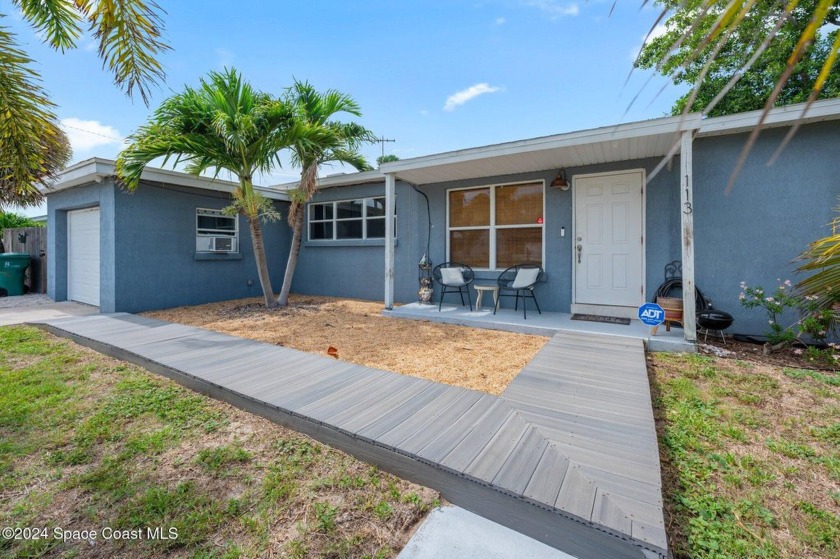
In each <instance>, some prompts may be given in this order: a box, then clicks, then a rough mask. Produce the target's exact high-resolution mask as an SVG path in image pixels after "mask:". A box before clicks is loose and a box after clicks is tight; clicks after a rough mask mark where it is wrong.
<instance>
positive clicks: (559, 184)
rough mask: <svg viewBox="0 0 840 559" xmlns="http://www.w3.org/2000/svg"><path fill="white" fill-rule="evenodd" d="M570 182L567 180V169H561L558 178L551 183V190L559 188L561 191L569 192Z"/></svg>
mask: <svg viewBox="0 0 840 559" xmlns="http://www.w3.org/2000/svg"><path fill="white" fill-rule="evenodd" d="M569 186H570V185H569V181H568V180H567V179H566V169H560V171H558V172H557V176H556V177H554V180H553V181H551V188H559V189H560V190H569Z"/></svg>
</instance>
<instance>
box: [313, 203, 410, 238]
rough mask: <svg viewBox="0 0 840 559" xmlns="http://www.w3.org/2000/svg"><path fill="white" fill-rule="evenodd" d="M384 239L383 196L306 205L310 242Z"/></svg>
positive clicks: (395, 226)
mask: <svg viewBox="0 0 840 559" xmlns="http://www.w3.org/2000/svg"><path fill="white" fill-rule="evenodd" d="M396 230H397V224H396V217H395V218H394V231H396ZM384 238H385V197H384V196H379V197H376V198H359V199H356V200H341V201H336V202H318V203H312V204H309V240H310V241H334V240H347V239H357V240H363V239H384Z"/></svg>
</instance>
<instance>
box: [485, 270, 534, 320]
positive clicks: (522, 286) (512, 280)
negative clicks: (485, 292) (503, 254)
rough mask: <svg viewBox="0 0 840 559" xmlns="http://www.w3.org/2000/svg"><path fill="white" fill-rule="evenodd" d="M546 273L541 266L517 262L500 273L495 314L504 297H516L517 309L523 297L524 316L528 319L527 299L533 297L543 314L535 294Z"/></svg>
mask: <svg viewBox="0 0 840 559" xmlns="http://www.w3.org/2000/svg"><path fill="white" fill-rule="evenodd" d="M544 275H545V273H544V272H543V269H542V268H541V267H540V266H535V265H533V264H517V265H516V266H511V267H510V268H508V269H507V270H505V271H504V272H502V273H501V274H499V296H498V298H497V299H496V308H494V309H493V314H496V311H497V310H499V299H501V298H502V297H516V307H515V309H516V310H519V299H520V297H521V298H522V316H523V317H524V318H525V320H528V311H527V309H526V308H525V300H526V299H533V300H534V305H535V306H536V307H537V312H538V313H540V314H542V311H541V310H540V305H539V303H537V298H536V296H535V295H534V287H535V286H536V285H537V283H538V282H539V281H540V280H541V279H542V278H543V276H544Z"/></svg>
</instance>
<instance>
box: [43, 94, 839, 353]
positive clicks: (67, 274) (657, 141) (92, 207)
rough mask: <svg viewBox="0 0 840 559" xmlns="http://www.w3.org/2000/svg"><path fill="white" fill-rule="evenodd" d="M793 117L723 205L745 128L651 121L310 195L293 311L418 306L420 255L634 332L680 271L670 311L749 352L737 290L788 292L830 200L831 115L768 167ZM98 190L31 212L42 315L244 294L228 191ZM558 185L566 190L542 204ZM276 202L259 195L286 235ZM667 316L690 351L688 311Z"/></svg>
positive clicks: (280, 252)
mask: <svg viewBox="0 0 840 559" xmlns="http://www.w3.org/2000/svg"><path fill="white" fill-rule="evenodd" d="M802 112H803V106H802V105H794V106H789V107H784V108H777V109H773V110H772V111H770V114H769V116H768V117H767V119H766V121H765V122H764V125H765V126H766V129H765V130H763V131H762V133H761V135H760V136H759V139H758V141H757V142H756V143H755V145H754V146H753V148H752V150H751V152H750V155H749V157H748V158H747V160H746V163H745V164H744V166H743V168H742V169H741V171H740V173H739V174H738V175H737V179H736V181H735V183H734V187H733V188H732V189H731V192H729V193H726V192H725V191H726V187H727V183H728V182H729V180H730V177H731V176H732V173H733V171H734V169H735V167H736V164H737V161H738V158H739V155H740V153H741V151H742V148H743V147H744V145H745V143H746V141H747V138H748V136H749V133H750V132H751V131H752V130H753V129H754V128H755V127H756V126H758V125H759V123H760V119H761V113H760V112H751V113H742V114H737V115H731V116H724V117H715V118H701V116H700V115H696V114H694V115H688V116H685V117H665V118H658V119H652V120H647V121H641V122H633V123H626V124H618V125H615V126H607V127H602V128H595V129H591V130H582V131H577V132H569V133H563V134H557V135H553V136H547V137H540V138H533V139H528V140H522V141H516V142H508V143H504V144H496V145H489V146H483V147H477V148H472V149H465V150H461V151H455V152H448V153H440V154H434V155H428V156H424V157H417V158H413V159H406V160H401V161H396V162H391V163H386V164H383V165H382V167H381V168H380V169H379V170H376V171H367V172H361V173H349V174H341V175H335V176H327V177H324V178H322V179H321V180H320V182H319V191H318V193H317V194H316V196H315V198H314V199H313V200H312V202H311V203H310V204H309V205H308V207H307V212H306V216H307V219H306V231H305V235H304V240H303V243H302V248H301V253H300V259H299V263H298V268H297V270H296V273H295V281H294V284H293V286H292V291H294V292H297V293H304V294H316V295H334V296H344V297H356V298H362V299H371V300H384V302H385V306H386V307H391V306H392V305H394V304H395V303H407V302H412V301H416V300H417V291H418V274H419V269H418V261H419V260H420V259H421V257H422V256H423V254H424V253H425V252H426V251H427V245H428V256H429V257H430V258H431V260H432V261H433V262H434V263H435V264H438V263H441V262H444V261H458V262H462V263H465V264H468V265H470V266H471V267H473V268H474V269H475V271H476V276H477V278H478V279H479V280H484V281H486V282H491V281H494V280H495V278H496V277H497V276H498V274H499V272H500V271H502V270H504V269H505V268H507V267H508V266H511V265H514V264H518V263H535V264H539V265H540V266H542V267H543V268H544V269H545V277H544V280H543V281H542V283H541V284H540V285H538V286H537V288H536V294H537V297H538V298H539V304H540V307H541V308H542V310H543V311H554V312H562V313H569V312H583V313H594V314H609V315H612V316H629V317H635V316H636V311H637V307H638V306H639V305H640V304H641V303H643V302H645V301H650V300H652V299H653V298H654V295H655V292H656V290H657V288H658V287H659V285H660V284H661V283H662V282H663V280H664V279H665V276H664V273H665V272H664V270H665V266H666V265H667V264H668V263H670V262H673V261H681V262H682V276H683V284H684V287H685V288H686V289H685V291H686V292H690V290H691V289H693V287H694V286H695V285H696V286H697V287H699V288H700V289H701V290H702V291H703V293H704V294H705V295H706V297H707V298H709V299H711V300H712V301H713V303H714V305H715V307H716V308H718V309H721V310H724V311H727V312H729V313H731V314H732V315H733V316H734V317H735V325H734V326H733V328H732V330H733V331H736V332H741V333H750V334H761V333H763V332H764V331H766V329H767V324H766V318H765V317H764V316H763V315H762V314H761V313H760V312H758V311H749V310H746V309H743V308H741V306H740V304H739V299H738V296H739V293H740V292H741V288H740V283H741V282H747V283H748V284H750V285H763V286H764V287H765V289H768V290H772V289H773V288H775V286H776V284H777V281H778V280H781V281H784V280H786V279H791V280H794V281H796V279H797V276H796V275H795V274H794V271H795V268H796V266H797V263H796V262H794V261H793V260H794V259H795V258H796V257H797V256H798V255H799V254H800V253H801V252H802V251H803V250H804V249H805V248H806V246H807V245H808V243H810V242H812V241H814V240H816V239H817V238H820V237H824V236H826V235H827V234H829V233H830V229H829V228H828V227H827V224H828V223H829V222H830V221H831V219H832V217H833V215H834V212H833V208H834V207H835V206H836V205H837V203H838V198H837V197H838V195H840V157H838V149H840V122H838V121H839V120H840V100H836V99H835V100H825V101H819V102H817V103H814V104H813V105H812V106H811V107H810V109H809V110H808V112H807V114H806V116H805V118H804V120H802V121H801V126H800V128H799V129H798V130H797V131H796V134H795V136H794V137H793V139H792V140H791V141H790V143H789V144H788V145H787V146H786V148H785V149H784V150H783V151H782V152H781V154H780V155H779V156H778V158H777V159H776V160H775V162H774V163H773V164H772V165H768V160H769V159H770V158H771V156H772V155H773V154H774V152H775V151H776V149H777V148H778V147H779V145H780V144H781V143H782V141H783V139H784V137H785V135H786V134H787V133H788V131H789V130H791V127H792V126H794V125H795V124H796V123H797V122H798V121H799V120H800V117H801V115H802ZM112 175H113V163H112V162H109V161H106V160H101V159H91V160H88V161H85V162H82V163H79V164H77V165H74V166H73V167H71V168H69V169H67V170H66V171H65V172H64V173H63V174H62V176H61V177H60V180H59V181H58V182H57V184H56V185H55V186H54V187H53V189H52V190H51V191H50V192H48V211H49V247H48V248H49V254H50V255H51V258H50V259H49V294H50V296H51V297H53V298H54V299H56V300H64V299H75V300H79V301H83V302H89V303H91V304H98V305H99V306H100V308H101V310H102V311H103V312H111V311H130V312H136V311H142V310H150V309H158V308H164V307H172V306H177V305H188V304H197V303H203V302H209V301H216V300H223V299H230V298H235V297H245V296H249V295H259V294H260V289H259V283H258V282H257V281H256V267H255V265H254V261H253V255H252V253H251V246H250V239H249V238H248V230H247V227H246V226H245V224H244V221H243V220H242V219H241V218H239V219H236V218H231V217H227V216H224V215H223V214H221V213H220V212H219V211H218V210H220V209H221V208H223V207H224V206H226V205H227V204H228V201H229V194H228V193H229V192H230V191H231V190H232V188H233V186H234V185H233V184H231V183H227V182H224V181H220V180H211V179H205V178H195V177H192V176H189V175H185V174H182V173H177V172H173V171H162V170H153V169H149V170H147V171H146V172H145V173H144V175H143V181H142V184H141V186H140V188H139V189H138V190H137V191H136V192H135V193H133V194H130V193H127V192H124V191H123V190H121V189H120V188H119V186H118V185H116V184H115V183H114V181H113V178H112ZM558 176H561V177H565V178H566V179H567V180H566V182H567V183H568V185H563V186H556V187H552V186H551V185H552V183H553V182H554V184H555V185H558V182H559V183H561V184H562V181H556V180H555V179H557V178H558ZM290 187H294V184H288V185H278V186H276V187H271V188H263V189H262V190H261V191H262V192H263V193H264V194H266V195H267V196H269V197H270V198H272V199H273V200H275V203H276V204H277V208H278V209H279V210H280V212H281V214H282V215H283V216H284V217H285V215H286V211H285V210H286V208H287V207H288V202H287V197H286V195H285V193H284V190H285V189H287V188H290ZM427 203H428V204H427ZM387 215H394V216H395V218H394V219H393V220H388V219H386V216H387ZM264 230H265V236H266V248H267V253H268V255H269V267H270V268H271V272H272V280H273V282H274V287H275V289H277V290H279V287H280V282H281V278H282V273H283V271H284V270H283V268H284V266H285V263H286V256H287V254H288V250H289V241H290V231H289V227H288V225H287V224H286V223H285V221H280V222H277V223H268V224H265V226H264ZM454 300H455V299H452V301H454ZM684 302H685V306H686V322H687V324H686V337H687V338H688V339H690V340H691V339H694V336H695V332H694V326H693V325H691V324H688V323H689V322H691V321H690V318H689V317H690V316H692V317H693V313H691V312H690V308H691V305H693V297H689V296H688V295H686V296H685V298H684Z"/></svg>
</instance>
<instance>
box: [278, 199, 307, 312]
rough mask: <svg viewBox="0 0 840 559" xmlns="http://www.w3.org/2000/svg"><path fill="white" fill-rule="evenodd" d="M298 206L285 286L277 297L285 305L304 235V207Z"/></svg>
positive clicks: (284, 281)
mask: <svg viewBox="0 0 840 559" xmlns="http://www.w3.org/2000/svg"><path fill="white" fill-rule="evenodd" d="M304 207H305V206H302V205H300V206H297V207H296V208H295V211H294V216H293V218H294V225H293V226H292V246H291V247H290V248H289V259H288V260H287V261H286V273H285V274H284V275H283V287H281V288H280V296H279V297H277V304H278V305H279V306H281V307H285V306H286V305H288V304H289V292H290V291H291V289H292V278H294V276H295V268H296V267H297V261H298V254H300V241H301V238H302V237H303V208H304Z"/></svg>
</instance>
